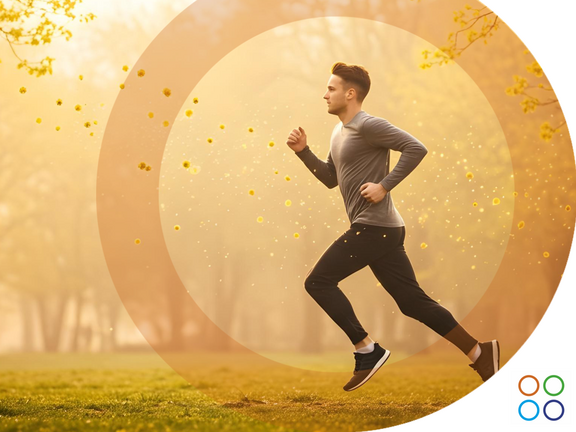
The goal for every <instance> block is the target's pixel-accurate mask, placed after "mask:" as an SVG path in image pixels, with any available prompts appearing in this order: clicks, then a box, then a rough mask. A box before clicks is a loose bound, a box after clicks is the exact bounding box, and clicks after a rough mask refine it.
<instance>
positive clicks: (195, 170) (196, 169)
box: [188, 165, 200, 174]
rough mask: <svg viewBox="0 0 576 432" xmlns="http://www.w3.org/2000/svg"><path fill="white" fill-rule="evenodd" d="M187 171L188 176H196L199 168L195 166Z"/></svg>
mask: <svg viewBox="0 0 576 432" xmlns="http://www.w3.org/2000/svg"><path fill="white" fill-rule="evenodd" d="M188 171H190V174H198V173H199V172H200V167H199V166H197V165H195V166H193V167H190V169H189V170H188Z"/></svg>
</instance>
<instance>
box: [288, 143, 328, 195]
mask: <svg viewBox="0 0 576 432" xmlns="http://www.w3.org/2000/svg"><path fill="white" fill-rule="evenodd" d="M296 155H297V156H298V157H299V158H300V159H301V160H302V162H304V165H306V166H307V167H308V169H309V170H310V171H311V172H312V174H314V175H315V176H316V178H317V179H318V180H320V181H321V182H322V183H324V184H325V185H326V187H327V188H329V189H332V188H335V187H336V186H338V178H337V177H336V167H335V166H334V161H333V160H332V154H331V153H330V152H328V160H327V161H326V162H324V161H322V160H320V159H318V157H317V156H316V155H315V154H314V153H312V150H310V147H309V146H308V145H306V147H304V149H303V150H302V151H299V152H296Z"/></svg>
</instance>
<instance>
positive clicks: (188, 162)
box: [182, 160, 190, 169]
mask: <svg viewBox="0 0 576 432" xmlns="http://www.w3.org/2000/svg"><path fill="white" fill-rule="evenodd" d="M182 166H183V167H184V168H186V169H188V168H190V161H187V160H185V161H184V162H182Z"/></svg>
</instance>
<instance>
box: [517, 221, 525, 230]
mask: <svg viewBox="0 0 576 432" xmlns="http://www.w3.org/2000/svg"><path fill="white" fill-rule="evenodd" d="M524 225H525V223H524V221H520V222H518V229H522V228H524Z"/></svg>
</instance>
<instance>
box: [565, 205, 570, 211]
mask: <svg viewBox="0 0 576 432" xmlns="http://www.w3.org/2000/svg"><path fill="white" fill-rule="evenodd" d="M564 208H565V209H566V211H570V209H571V208H572V207H570V204H568V205H567V206H566V207H564Z"/></svg>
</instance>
